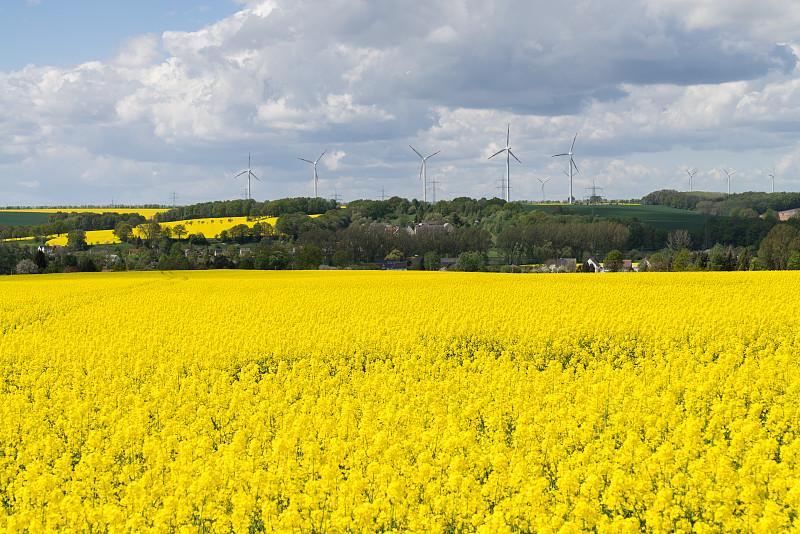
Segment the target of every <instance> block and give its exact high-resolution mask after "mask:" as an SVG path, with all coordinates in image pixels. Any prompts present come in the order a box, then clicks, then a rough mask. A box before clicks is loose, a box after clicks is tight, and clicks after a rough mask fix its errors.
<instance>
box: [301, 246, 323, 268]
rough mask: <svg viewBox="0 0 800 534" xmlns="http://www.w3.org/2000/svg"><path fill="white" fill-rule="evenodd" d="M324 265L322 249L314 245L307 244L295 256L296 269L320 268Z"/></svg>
mask: <svg viewBox="0 0 800 534" xmlns="http://www.w3.org/2000/svg"><path fill="white" fill-rule="evenodd" d="M320 265H322V251H320V249H319V248H317V247H315V246H314V245H306V246H305V247H303V248H302V249H301V250H300V252H298V253H297V257H296V258H295V262H294V268H295V269H319V266H320Z"/></svg>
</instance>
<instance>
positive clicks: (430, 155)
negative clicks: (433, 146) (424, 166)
mask: <svg viewBox="0 0 800 534" xmlns="http://www.w3.org/2000/svg"><path fill="white" fill-rule="evenodd" d="M439 152H441V150H437V151H436V152H434V153H433V154H431V155H430V156H427V157H426V158H425V159H428V158H432V157H433V156H435V155H436V154H438V153H439Z"/></svg>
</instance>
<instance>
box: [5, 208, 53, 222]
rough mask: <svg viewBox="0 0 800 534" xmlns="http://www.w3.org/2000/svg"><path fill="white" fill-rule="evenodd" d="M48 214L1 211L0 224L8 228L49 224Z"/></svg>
mask: <svg viewBox="0 0 800 534" xmlns="http://www.w3.org/2000/svg"><path fill="white" fill-rule="evenodd" d="M48 215H49V214H47V213H33V212H25V211H6V210H0V224H4V225H6V226H36V225H39V224H44V223H46V222H47V217H48Z"/></svg>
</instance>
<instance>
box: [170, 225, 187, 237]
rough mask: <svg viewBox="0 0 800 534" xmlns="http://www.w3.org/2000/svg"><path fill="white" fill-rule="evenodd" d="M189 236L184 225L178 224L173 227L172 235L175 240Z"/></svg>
mask: <svg viewBox="0 0 800 534" xmlns="http://www.w3.org/2000/svg"><path fill="white" fill-rule="evenodd" d="M186 234H187V232H186V227H185V226H184V225H182V224H176V225H175V226H173V227H172V235H174V236H175V239H178V240H180V239H181V238H182V237H183V236H185V235H186Z"/></svg>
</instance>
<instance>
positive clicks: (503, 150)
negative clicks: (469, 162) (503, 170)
mask: <svg viewBox="0 0 800 534" xmlns="http://www.w3.org/2000/svg"><path fill="white" fill-rule="evenodd" d="M506 150H508V149H507V148H504V149H502V150H498V151H497V152H495V153H494V154H492V155H491V156H489V159H492V158H493V157H495V156H496V155H498V154H502V153H503V152H505V151H506Z"/></svg>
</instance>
